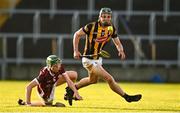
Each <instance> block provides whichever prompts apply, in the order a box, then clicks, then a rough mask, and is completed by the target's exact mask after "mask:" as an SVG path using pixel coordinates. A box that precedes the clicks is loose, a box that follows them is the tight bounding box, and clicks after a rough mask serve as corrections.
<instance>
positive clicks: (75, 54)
mask: <svg viewBox="0 0 180 113" xmlns="http://www.w3.org/2000/svg"><path fill="white" fill-rule="evenodd" d="M80 58H81V53H80V52H79V51H74V59H80Z"/></svg>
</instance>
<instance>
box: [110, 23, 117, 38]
mask: <svg viewBox="0 0 180 113" xmlns="http://www.w3.org/2000/svg"><path fill="white" fill-rule="evenodd" d="M111 37H112V38H116V37H117V31H116V28H115V27H114V25H113V33H112V35H111Z"/></svg>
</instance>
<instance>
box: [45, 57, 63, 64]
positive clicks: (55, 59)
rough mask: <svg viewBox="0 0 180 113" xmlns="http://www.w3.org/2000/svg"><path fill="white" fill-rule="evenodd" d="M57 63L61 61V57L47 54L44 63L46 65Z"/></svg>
mask: <svg viewBox="0 0 180 113" xmlns="http://www.w3.org/2000/svg"><path fill="white" fill-rule="evenodd" d="M58 63H60V64H61V63H62V61H61V59H60V58H58V57H57V56H56V55H50V56H48V57H47V59H46V65H47V66H48V67H51V66H52V65H54V64H58Z"/></svg>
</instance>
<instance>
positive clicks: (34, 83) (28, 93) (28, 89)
mask: <svg viewBox="0 0 180 113" xmlns="http://www.w3.org/2000/svg"><path fill="white" fill-rule="evenodd" d="M37 85H38V82H37V80H36V79H34V80H32V81H31V82H30V83H29V84H28V85H27V87H26V95H25V96H26V105H31V104H32V103H31V92H32V88H34V87H35V86H37Z"/></svg>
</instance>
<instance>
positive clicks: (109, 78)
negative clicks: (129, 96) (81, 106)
mask: <svg viewBox="0 0 180 113" xmlns="http://www.w3.org/2000/svg"><path fill="white" fill-rule="evenodd" d="M106 81H107V82H108V83H109V84H111V83H113V82H114V79H113V78H112V77H107V78H106Z"/></svg>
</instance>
